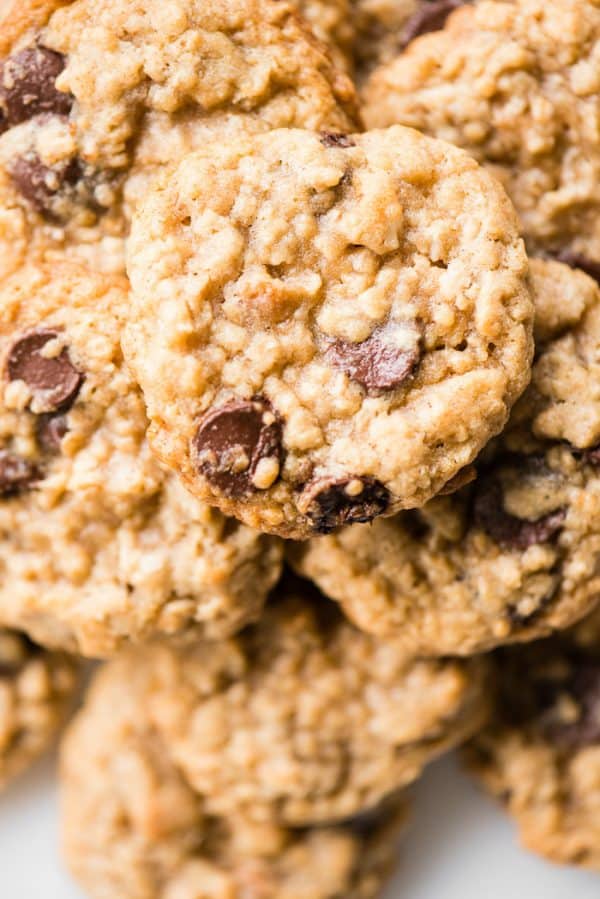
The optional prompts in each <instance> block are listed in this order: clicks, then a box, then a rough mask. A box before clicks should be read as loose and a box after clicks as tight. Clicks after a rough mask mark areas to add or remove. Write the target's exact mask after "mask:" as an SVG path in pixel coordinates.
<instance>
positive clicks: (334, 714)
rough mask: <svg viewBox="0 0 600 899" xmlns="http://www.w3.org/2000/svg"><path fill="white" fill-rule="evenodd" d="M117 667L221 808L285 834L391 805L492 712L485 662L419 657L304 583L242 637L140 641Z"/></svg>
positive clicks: (182, 763)
mask: <svg viewBox="0 0 600 899" xmlns="http://www.w3.org/2000/svg"><path fill="white" fill-rule="evenodd" d="M117 670H118V671H120V672H121V673H120V675H119V679H120V682H121V689H123V690H125V691H126V690H127V685H128V684H129V683H130V681H136V680H137V682H138V683H139V684H140V685H142V687H143V689H144V696H145V697H147V698H142V699H138V700H136V706H137V707H138V708H139V709H140V712H142V710H143V714H144V715H145V716H147V717H148V719H149V720H150V721H151V723H152V727H153V728H154V729H155V730H156V732H157V733H158V734H159V736H160V739H161V740H162V741H164V744H165V746H166V750H167V755H168V756H169V757H170V758H171V759H172V760H173V762H174V763H175V764H176V765H177V767H178V768H179V770H180V771H181V773H182V775H183V776H184V777H185V778H186V780H187V781H188V782H189V784H190V785H191V787H192V788H193V789H194V791H195V792H196V793H197V794H199V795H201V796H202V802H203V805H204V807H205V809H206V812H207V813H208V814H212V815H216V816H218V817H225V818H231V817H233V816H235V815H236V814H237V813H240V814H241V815H242V817H248V818H251V819H252V820H254V821H257V822H261V823H264V822H266V821H271V822H273V823H275V824H280V825H282V826H293V827H300V826H305V825H313V824H316V823H319V824H330V823H332V822H335V821H342V820H345V819H346V818H348V817H350V816H353V815H356V814H362V813H364V812H365V811H367V810H369V809H371V808H373V807H375V806H377V805H378V804H379V802H381V800H382V799H384V798H385V797H386V796H389V795H391V794H393V793H395V792H396V791H397V790H398V789H399V788H401V787H403V786H405V785H406V784H408V783H410V782H412V781H413V780H415V779H416V778H417V777H418V776H419V774H420V773H421V771H422V769H423V767H424V766H425V765H426V764H427V763H428V762H429V761H431V760H432V759H433V758H435V757H436V756H437V755H439V754H440V753H442V752H443V751H445V750H447V749H449V748H450V747H451V746H454V745H457V744H458V743H460V742H461V741H463V740H465V739H466V738H467V737H469V736H470V735H471V734H472V733H474V732H475V730H476V728H477V727H478V726H480V725H481V723H482V721H483V718H484V715H485V712H486V701H485V698H484V690H483V686H484V674H485V667H484V665H483V663H482V662H481V661H480V660H468V661H459V662H455V661H448V660H437V661H432V662H429V661H414V660H411V659H409V658H407V657H406V655H405V654H404V653H403V652H402V651H401V650H400V649H399V647H398V646H397V645H396V644H395V643H393V642H391V641H390V642H387V643H386V642H381V641H376V640H374V639H373V638H372V637H370V636H368V635H367V634H363V633H361V632H360V631H358V630H356V629H355V628H354V627H353V626H352V625H351V624H349V623H348V622H346V620H345V619H344V618H343V617H342V616H341V614H340V613H339V611H338V610H337V609H336V607H335V605H334V604H333V603H330V602H328V601H327V600H326V599H325V597H323V596H322V595H320V594H318V593H317V592H316V591H315V590H314V588H312V587H311V585H310V584H308V583H307V582H303V581H298V582H291V583H290V581H289V580H285V581H284V582H283V584H281V585H280V587H279V588H278V591H277V592H276V595H275V596H274V597H273V599H272V601H271V603H270V604H269V605H268V606H267V608H266V611H265V613H264V614H263V617H262V618H261V619H260V620H259V622H258V623H257V624H255V625H251V626H250V627H249V628H247V629H246V630H244V631H242V632H241V633H240V634H239V635H238V636H237V637H234V638H231V639H229V640H226V641H221V642H198V641H197V640H185V641H179V643H178V645H174V644H173V643H172V642H163V643H153V644H149V645H146V646H142V647H137V648H134V649H132V650H130V651H128V652H127V654H126V655H125V656H124V658H123V659H122V660H121V661H120V663H119V667H118V668H116V669H115V671H117Z"/></svg>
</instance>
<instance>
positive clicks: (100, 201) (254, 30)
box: [0, 0, 357, 275]
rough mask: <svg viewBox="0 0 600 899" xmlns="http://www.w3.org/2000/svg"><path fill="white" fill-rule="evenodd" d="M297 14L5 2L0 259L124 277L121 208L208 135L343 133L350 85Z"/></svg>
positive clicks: (0, 51) (156, 1) (269, 6)
mask: <svg viewBox="0 0 600 899" xmlns="http://www.w3.org/2000/svg"><path fill="white" fill-rule="evenodd" d="M296 5H297V4H295V3H291V2H279V0H252V2H246V0H244V2H242V0H230V2H228V3H221V2H214V0H211V2H206V0H202V2H200V0H171V2H169V3H164V2H160V0H150V2H146V0H144V2H142V0H136V2H120V0H75V2H71V3H66V4H65V3H60V2H57V0H47V2H45V3H44V2H37V0H24V2H23V4H22V6H20V7H19V12H18V13H17V12H15V11H14V9H13V6H14V4H13V3H10V4H9V6H10V9H9V11H8V12H7V13H6V19H7V20H8V22H9V23H10V27H8V29H7V33H6V34H5V33H4V32H3V34H2V38H1V39H0V40H1V43H0V209H1V210H2V211H1V213H0V248H1V247H2V245H3V243H5V242H6V243H7V244H8V243H10V242H13V243H14V242H15V241H17V240H19V241H21V242H27V243H28V245H29V250H30V252H31V251H32V250H33V249H34V250H35V251H36V252H39V253H40V254H41V255H44V256H47V255H48V254H51V253H52V252H53V251H54V250H55V249H57V248H58V251H59V252H61V253H64V252H68V253H70V254H73V255H77V256H79V257H84V258H85V259H86V260H87V261H88V262H89V263H90V264H92V265H93V266H94V267H95V268H100V269H102V270H108V271H113V272H115V271H122V270H123V266H124V257H123V239H124V237H125V236H126V234H127V230H128V222H129V215H130V207H131V206H132V205H133V204H135V202H136V198H137V197H138V196H139V194H140V193H143V192H144V190H145V184H146V182H147V181H148V180H150V179H151V178H152V176H153V175H154V174H155V170H156V169H157V168H158V167H160V166H161V165H163V164H166V163H169V164H172V163H173V162H174V160H175V159H176V158H177V156H178V155H179V156H181V155H184V154H185V153H186V152H188V151H189V149H190V148H191V147H193V146H195V145H196V144H197V143H200V144H202V143H203V142H204V141H205V140H206V139H207V136H208V135H213V136H216V135H219V134H220V135H223V134H229V135H231V134H233V133H235V132H236V131H238V130H239V131H242V132H246V131H257V130H259V131H260V130H267V129H269V128H272V127H279V126H288V125H294V126H298V127H308V128H342V129H343V128H348V127H352V126H353V125H354V124H355V112H356V108H357V106H356V100H355V96H354V88H353V85H352V83H351V82H350V80H349V79H348V77H347V76H346V75H345V74H343V73H341V72H340V71H338V70H337V68H336V67H335V66H334V65H333V63H332V61H331V58H330V56H329V53H328V51H327V48H326V47H325V46H324V45H322V44H321V43H320V42H319V41H318V40H317V39H316V38H314V36H313V34H312V32H311V31H310V29H309V28H308V26H307V25H306V24H305V23H304V22H303V21H301V20H300V19H299V18H298V16H297V14H296ZM57 7H59V8H57ZM0 15H2V12H0ZM331 28H332V29H333V28H334V23H333V22H332V23H331ZM340 52H341V51H340ZM232 139H233V138H232ZM9 257H10V254H8V255H7V261H6V262H4V261H3V263H0V275H1V274H3V273H4V269H3V265H4V264H8V258H9Z"/></svg>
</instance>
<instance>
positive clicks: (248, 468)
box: [194, 397, 283, 497]
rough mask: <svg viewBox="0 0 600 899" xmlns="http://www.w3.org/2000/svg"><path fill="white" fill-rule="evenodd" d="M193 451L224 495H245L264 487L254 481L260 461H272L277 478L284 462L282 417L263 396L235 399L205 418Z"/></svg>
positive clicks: (200, 465)
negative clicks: (250, 398)
mask: <svg viewBox="0 0 600 899" xmlns="http://www.w3.org/2000/svg"><path fill="white" fill-rule="evenodd" d="M194 451H195V455H196V461H197V465H198V470H199V471H200V472H201V473H202V474H203V475H204V476H205V477H206V478H207V480H208V481H210V483H211V484H212V485H213V486H214V487H216V488H217V489H218V490H220V491H221V493H223V494H225V496H232V497H237V496H243V495H244V494H245V493H249V492H251V491H254V490H257V489H261V485H260V484H258V485H257V484H256V483H255V482H254V478H255V475H256V474H257V469H258V466H259V463H261V462H263V463H264V462H265V461H266V460H272V461H273V462H274V463H276V465H275V466H273V482H274V481H275V480H276V479H277V477H278V473H279V470H280V469H281V465H282V462H283V429H282V425H281V419H280V418H279V416H278V415H277V413H276V412H275V411H274V410H273V407H272V406H271V404H270V403H269V401H268V400H267V399H265V398H264V397H255V398H254V399H252V400H234V401H232V402H230V403H227V404H226V405H225V406H221V407H220V408H219V409H213V410H211V411H210V412H209V413H208V414H207V415H206V416H205V417H204V419H203V420H202V422H201V423H200V426H199V427H198V430H197V431H196V436H195V437H194ZM269 486H271V485H270V484H269ZM263 489H264V488H263Z"/></svg>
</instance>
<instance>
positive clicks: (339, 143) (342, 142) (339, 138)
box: [320, 131, 356, 150]
mask: <svg viewBox="0 0 600 899" xmlns="http://www.w3.org/2000/svg"><path fill="white" fill-rule="evenodd" d="M320 138H321V143H322V144H323V146H324V147H341V148H342V149H343V150H347V149H348V148H349V147H355V146H356V143H355V141H353V140H352V138H351V137H348V135H347V134H336V133H335V132H333V131H321V134H320Z"/></svg>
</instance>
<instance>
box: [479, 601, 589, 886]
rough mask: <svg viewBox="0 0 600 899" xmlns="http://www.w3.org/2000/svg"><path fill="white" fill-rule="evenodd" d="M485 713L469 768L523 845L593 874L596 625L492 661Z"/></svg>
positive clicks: (502, 654) (503, 653) (583, 624)
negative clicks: (490, 702)
mask: <svg viewBox="0 0 600 899" xmlns="http://www.w3.org/2000/svg"><path fill="white" fill-rule="evenodd" d="M493 670H494V680H493V685H494V688H495V689H494V712H493V715H492V717H491V719H490V722H489V724H488V725H487V726H486V727H485V728H484V729H483V730H482V731H481V733H480V734H478V735H477V736H476V737H475V739H474V741H473V742H472V743H471V744H470V745H469V746H468V751H467V754H466V757H467V762H468V764H469V767H470V768H471V770H472V771H473V773H474V774H475V776H476V777H477V778H478V779H479V780H481V781H482V782H483V784H484V786H485V787H486V788H487V789H489V790H490V792H491V793H492V794H494V795H495V796H496V797H498V798H499V799H500V801H501V802H503V804H504V805H505V807H506V809H507V811H508V812H509V814H510V815H511V816H512V817H514V818H515V820H516V823H517V825H518V827H519V833H520V836H521V839H522V841H523V843H524V845H525V846H526V847H527V848H528V849H531V850H532V851H534V852H537V853H539V854H541V855H544V856H546V857H547V858H549V859H551V860H552V861H555V862H560V863H563V864H575V865H582V866H584V867H588V868H593V869H594V870H596V871H598V870H600V850H599V848H598V847H599V845H600V812H599V809H598V806H599V797H600V786H599V784H600V753H599V745H600V616H599V614H598V611H595V612H593V613H592V615H591V616H590V617H589V618H588V619H585V620H584V621H583V622H581V624H579V625H578V626H577V628H575V629H574V630H572V631H569V632H567V633H564V634H560V635H556V636H555V637H553V638H552V639H550V640H545V641H541V642H539V643H535V644H533V645H532V646H527V647H519V649H518V650H514V649H513V650H510V651H509V650H502V651H499V652H498V653H497V654H496V658H495V660H494V668H493Z"/></svg>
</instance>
